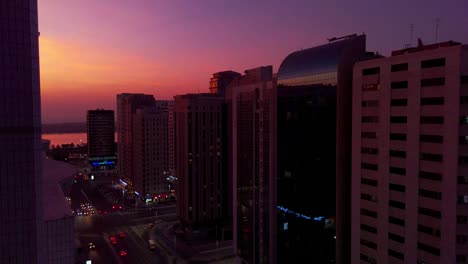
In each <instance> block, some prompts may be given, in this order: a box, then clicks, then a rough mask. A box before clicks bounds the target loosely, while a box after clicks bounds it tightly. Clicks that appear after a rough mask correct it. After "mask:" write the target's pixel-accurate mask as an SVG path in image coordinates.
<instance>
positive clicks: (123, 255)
mask: <svg viewBox="0 0 468 264" xmlns="http://www.w3.org/2000/svg"><path fill="white" fill-rule="evenodd" d="M119 255H120V256H121V257H125V256H127V251H125V250H120V251H119Z"/></svg>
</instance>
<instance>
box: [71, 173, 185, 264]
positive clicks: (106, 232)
mask: <svg viewBox="0 0 468 264" xmlns="http://www.w3.org/2000/svg"><path fill="white" fill-rule="evenodd" d="M75 180H76V179H73V181H74V182H72V183H71V185H68V184H67V186H66V188H65V190H68V191H69V196H70V198H71V202H70V204H71V207H72V209H73V210H76V209H77V208H79V206H80V204H90V205H91V207H92V208H94V209H95V212H96V213H95V214H89V215H80V216H78V215H76V216H75V234H76V237H77V239H79V241H80V243H81V246H82V251H81V253H78V255H77V262H76V263H86V260H91V261H92V263H93V264H95V263H103V264H104V263H129V264H130V263H168V261H167V256H165V255H164V252H163V251H162V249H161V248H156V250H154V251H151V250H149V248H148V239H149V231H150V228H149V227H148V225H149V224H150V223H153V224H154V223H155V221H156V219H159V220H160V221H158V223H157V224H155V225H160V224H163V223H166V222H165V221H174V220H175V219H176V218H175V202H173V201H170V202H165V203H160V204H157V205H156V206H153V207H149V208H144V207H143V208H141V207H138V208H134V207H126V206H122V208H121V209H120V208H119V207H115V204H114V202H111V201H109V200H108V199H106V197H104V196H103V195H102V194H101V192H100V191H99V190H98V187H97V186H93V183H92V182H91V183H90V182H89V181H86V180H83V179H81V178H79V179H78V180H76V181H75ZM113 205H114V209H113V208H112V206H113ZM153 228H155V227H153ZM121 233H123V234H124V235H125V237H124V238H120V237H119V236H118V235H119V234H121ZM111 235H115V236H116V237H117V239H116V241H117V243H116V244H115V245H113V244H111V241H110V240H109V237H110V236H111ZM89 243H93V244H94V245H95V249H90V248H89ZM121 251H124V252H123V253H122V254H123V255H124V256H121V255H120V253H121Z"/></svg>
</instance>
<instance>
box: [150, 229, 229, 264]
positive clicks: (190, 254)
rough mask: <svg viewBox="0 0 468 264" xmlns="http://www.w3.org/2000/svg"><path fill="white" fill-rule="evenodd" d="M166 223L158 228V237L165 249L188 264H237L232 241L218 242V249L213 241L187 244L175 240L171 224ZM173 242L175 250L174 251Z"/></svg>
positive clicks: (180, 240)
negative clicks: (168, 249)
mask: <svg viewBox="0 0 468 264" xmlns="http://www.w3.org/2000/svg"><path fill="white" fill-rule="evenodd" d="M174 223H175V222H170V223H166V224H165V225H161V226H159V227H158V229H159V230H158V233H159V235H160V236H159V237H160V238H162V239H163V242H164V244H165V246H166V247H169V248H170V249H171V250H172V251H173V252H174V253H177V255H178V256H180V257H182V258H183V259H185V260H186V261H187V262H188V263H212V262H213V263H214V262H215V263H238V262H235V255H234V250H233V248H232V241H220V242H219V243H218V248H217V247H216V242H215V241H211V240H210V241H196V240H195V241H191V242H189V243H187V242H186V241H183V240H182V239H180V238H175V236H174V230H173V224H174ZM174 240H175V241H174ZM174 242H175V244H176V249H174Z"/></svg>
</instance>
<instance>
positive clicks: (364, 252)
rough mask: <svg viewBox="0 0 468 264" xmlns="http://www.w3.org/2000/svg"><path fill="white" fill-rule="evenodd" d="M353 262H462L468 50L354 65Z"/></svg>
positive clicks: (447, 48)
mask: <svg viewBox="0 0 468 264" xmlns="http://www.w3.org/2000/svg"><path fill="white" fill-rule="evenodd" d="M353 88H354V91H353V111H352V112H353V118H352V122H353V130H352V139H353V141H352V142H353V144H352V157H353V160H352V199H351V200H352V219H351V220H352V221H351V223H352V236H351V237H352V240H351V245H352V249H351V252H352V258H351V262H352V263H466V262H467V258H468V251H467V243H468V187H467V186H468V177H467V175H468V46H467V45H461V44H459V43H455V42H444V43H437V44H432V45H426V46H424V45H422V43H419V45H418V47H414V48H408V49H405V50H400V51H394V52H393V53H392V56H390V57H387V58H379V59H373V60H367V61H362V62H359V63H357V64H356V66H355V67H354V80H353Z"/></svg>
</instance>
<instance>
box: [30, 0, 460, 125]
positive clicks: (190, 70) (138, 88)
mask: <svg viewBox="0 0 468 264" xmlns="http://www.w3.org/2000/svg"><path fill="white" fill-rule="evenodd" d="M467 11H468V2H467V1H466V0H445V1H441V0H438V1H433V0H392V1H379V0H377V1H376V0H359V1H349V0H341V1H338V0H323V1H322V0H320V1H319V0H288V1H285V0H270V1H268V0H236V1H234V0H232V1H225V0H186V1H179V0H169V1H167V0H165V1H164V0H79V1H67V0H66V1H64V0H39V29H40V32H41V37H40V56H41V57H40V59H41V95H42V122H43V123H57V122H84V121H85V115H86V110H88V109H95V108H105V109H115V100H116V99H115V98H116V94H118V93H122V92H128V93H148V94H153V95H155V97H156V98H157V99H171V98H172V97H173V96H174V95H176V94H182V93H193V92H205V91H207V90H208V81H209V78H210V77H211V74H212V73H214V72H218V71H224V70H235V71H240V72H243V71H244V70H245V69H248V68H253V67H257V66H261V65H273V67H274V70H275V71H277V70H278V67H279V65H280V63H281V61H282V60H283V59H284V58H285V57H286V56H287V55H288V54H289V53H291V52H293V51H295V50H299V49H303V48H308V47H312V46H316V45H320V44H323V43H326V41H327V40H326V38H330V37H334V36H343V35H348V34H352V33H358V34H360V33H366V34H367V43H368V47H367V48H368V50H369V51H379V52H380V53H383V54H384V55H388V54H389V53H390V51H391V50H395V49H400V48H403V47H404V45H405V44H406V43H409V41H410V24H414V34H413V35H414V37H413V44H414V43H416V40H417V37H421V38H422V40H423V42H425V43H431V42H434V41H435V20H436V18H440V26H439V34H438V36H439V37H438V40H439V41H445V40H450V39H452V40H456V41H460V42H463V43H468V30H467V26H466V25H468V16H467V15H466V14H467Z"/></svg>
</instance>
